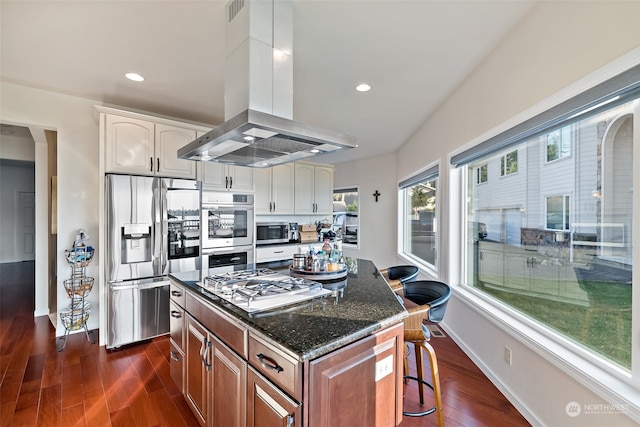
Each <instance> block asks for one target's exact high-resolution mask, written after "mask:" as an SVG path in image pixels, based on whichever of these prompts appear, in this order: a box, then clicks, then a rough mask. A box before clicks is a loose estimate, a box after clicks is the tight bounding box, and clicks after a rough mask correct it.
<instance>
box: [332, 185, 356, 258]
mask: <svg viewBox="0 0 640 427" xmlns="http://www.w3.org/2000/svg"><path fill="white" fill-rule="evenodd" d="M346 190H353V192H355V193H358V243H356V244H353V243H345V242H344V240H343V241H342V247H343V248H349V249H360V241H361V240H362V234H361V233H360V231H361V228H360V222H361V219H362V217H361V216H362V211H361V210H360V208H361V207H362V204H361V203H360V187H358V186H344V187H339V188H334V189H333V192H332V193H331V198H332V199H333V194H334V193H340V192H342V193H344V192H346ZM332 222H333V214H332Z"/></svg>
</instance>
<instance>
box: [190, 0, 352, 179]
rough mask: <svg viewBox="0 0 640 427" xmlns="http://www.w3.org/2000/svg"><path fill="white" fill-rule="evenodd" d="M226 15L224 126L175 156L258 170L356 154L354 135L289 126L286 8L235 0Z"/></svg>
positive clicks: (269, 0) (263, 0) (264, 0)
mask: <svg viewBox="0 0 640 427" xmlns="http://www.w3.org/2000/svg"><path fill="white" fill-rule="evenodd" d="M226 10H227V12H228V13H227V25H226V37H227V39H226V58H225V122H224V123H222V124H221V125H220V126H218V127H216V128H215V129H213V130H211V131H210V132H207V133H206V134H204V135H202V136H200V137H199V138H197V139H196V140H194V141H192V142H190V143H189V144H187V145H186V146H184V147H182V148H180V149H179V150H178V157H179V158H181V159H187V160H197V161H211V162H217V163H224V164H231V165H239V166H249V167H258V168H263V167H270V166H274V165H278V164H282V163H288V162H293V161H297V160H301V159H304V158H308V157H312V156H317V155H321V154H324V153H330V152H335V151H337V150H344V149H349V148H355V147H356V143H355V142H356V140H355V138H354V137H352V136H349V135H344V134H340V133H337V132H332V131H328V130H323V129H318V128H316V127H313V126H309V125H306V124H303V123H299V122H296V121H293V120H292V115H293V50H292V45H293V43H292V39H293V37H292V34H293V18H292V16H293V10H292V5H291V2H290V1H282V0H232V1H230V2H229V3H227V5H226Z"/></svg>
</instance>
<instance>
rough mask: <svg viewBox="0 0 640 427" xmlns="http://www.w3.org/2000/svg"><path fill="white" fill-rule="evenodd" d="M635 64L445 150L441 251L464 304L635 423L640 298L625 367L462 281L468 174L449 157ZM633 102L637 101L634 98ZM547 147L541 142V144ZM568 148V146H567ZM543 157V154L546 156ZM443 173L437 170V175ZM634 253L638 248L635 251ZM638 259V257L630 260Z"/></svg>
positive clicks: (638, 121)
mask: <svg viewBox="0 0 640 427" xmlns="http://www.w3.org/2000/svg"><path fill="white" fill-rule="evenodd" d="M637 65H640V54H638V52H635V53H633V54H630V55H628V56H627V57H624V59H619V60H617V61H616V62H614V63H611V64H609V65H607V66H604V67H602V68H601V69H599V70H597V71H596V72H594V73H592V74H591V75H589V76H587V77H585V78H583V79H581V80H579V81H578V82H576V83H574V84H573V85H571V86H569V87H567V88H565V89H564V90H562V91H560V92H558V93H556V94H555V95H553V96H551V97H549V98H547V99H545V100H543V101H541V102H540V103H538V104H536V105H534V106H533V107H531V108H530V109H528V110H526V111H524V112H523V113H521V114H519V115H517V116H515V117H512V118H511V119H509V120H507V121H505V122H504V123H502V124H501V125H499V126H497V127H496V128H494V129H492V130H491V131H489V132H487V133H485V134H483V135H481V136H479V137H477V138H475V139H474V140H472V141H470V142H469V143H468V144H465V145H464V146H463V147H462V148H461V149H459V150H458V151H455V152H452V153H449V155H448V159H447V160H448V161H447V163H448V168H449V174H448V180H449V189H448V192H449V212H448V220H449V224H448V229H449V235H448V239H449V242H450V244H449V250H448V252H447V254H446V255H445V254H443V257H447V258H448V261H449V262H448V265H447V276H448V278H449V283H450V284H453V285H454V288H455V291H456V292H455V294H456V297H458V298H461V299H462V300H464V301H466V302H467V303H468V306H469V307H470V308H471V309H473V310H475V311H476V312H477V313H478V314H479V315H481V316H483V317H485V318H486V319H487V320H489V321H490V322H492V323H494V324H495V325H496V327H499V328H501V329H502V330H504V331H505V332H507V333H508V334H509V335H510V336H512V337H514V339H517V340H518V341H519V342H520V343H522V344H523V345H525V346H526V347H528V348H529V349H530V350H531V351H533V352H535V353H536V354H538V355H539V356H540V357H542V358H544V359H546V360H547V361H548V362H549V363H551V364H553V365H554V366H556V367H557V368H558V369H560V370H562V371H563V372H565V373H566V374H567V375H569V376H570V377H571V378H573V379H574V380H576V381H577V382H578V383H580V384H582V385H583V386H584V387H585V388H586V389H588V390H591V391H592V392H594V393H596V394H597V395H599V396H601V397H602V398H603V399H604V400H605V401H607V402H611V403H613V404H621V405H626V408H627V411H626V412H625V413H626V415H627V416H629V417H630V418H631V419H633V420H634V421H636V422H639V423H640V350H639V349H640V322H638V321H637V319H638V318H639V317H640V298H637V297H636V296H637V295H638V293H637V292H635V291H634V298H633V301H632V313H633V314H632V316H633V315H634V314H635V317H634V318H635V320H634V321H633V324H632V332H631V335H632V342H631V347H632V349H633V350H632V355H631V371H630V372H629V371H626V370H624V369H622V368H621V367H619V366H618V365H616V364H614V363H612V362H610V361H608V360H606V359H604V358H603V357H599V356H598V355H596V354H595V353H593V352H591V351H589V350H586V349H585V348H583V347H581V346H579V345H578V344H576V343H574V342H572V341H570V340H568V339H567V338H565V337H564V336H561V335H559V334H557V333H555V332H554V331H553V330H551V329H549V328H546V327H543V326H542V325H541V324H540V323H539V322H536V321H533V320H532V319H530V318H528V317H526V316H524V315H522V314H521V313H519V312H517V311H515V310H514V309H512V308H511V307H509V306H507V305H506V304H504V303H502V302H500V301H499V300H497V299H495V298H492V297H490V296H489V295H487V294H486V293H483V292H482V291H480V290H478V289H475V288H474V287H472V286H469V285H467V284H465V282H466V278H467V277H468V271H467V266H468V263H467V253H466V252H467V246H466V242H467V239H468V238H469V236H468V230H467V227H466V208H467V206H466V200H467V198H468V197H469V194H468V185H467V184H468V176H467V172H466V168H464V167H459V168H456V167H454V166H452V165H451V159H452V158H453V157H454V156H455V155H457V154H459V153H462V152H464V151H465V150H468V149H469V148H470V147H474V146H477V145H479V144H480V143H482V142H484V141H486V140H487V139H489V138H491V137H493V136H496V135H499V134H500V133H502V132H504V131H506V130H508V129H511V128H513V127H514V126H516V125H518V124H520V123H522V122H524V121H525V120H528V119H530V118H532V117H535V116H536V115H538V114H540V113H543V112H545V111H547V110H549V109H550V108H552V107H554V106H555V105H558V104H560V103H561V102H563V101H566V100H568V99H570V98H572V97H574V96H576V95H579V94H580V93H582V92H584V91H586V90H589V89H591V88H593V87H595V86H596V85H598V84H600V83H603V82H605V81H606V80H608V79H610V78H612V77H614V76H616V75H618V74H620V73H621V72H624V71H626V70H628V69H630V68H632V67H634V66H637ZM636 102H637V101H636ZM637 105H638V108H637V109H636V115H635V116H634V127H635V129H640V102H637ZM635 138H636V140H635V141H636V143H635V144H634V146H636V147H637V146H640V144H637V140H638V138H640V131H638V132H637V133H636V134H635ZM545 148H546V147H545ZM572 148H573V147H572ZM545 158H546V156H545ZM634 169H635V170H640V149H639V150H635V151H634ZM444 173H445V171H444V170H442V169H441V170H440V176H442V175H443V174H444ZM634 187H635V188H640V174H637V173H634ZM633 212H634V221H633V223H634V224H635V225H637V224H640V192H634V193H633ZM633 238H634V241H640V226H635V227H633ZM636 253H637V252H636ZM636 260H637V262H635V261H636ZM632 274H633V277H640V255H635V256H634V263H633V272H632Z"/></svg>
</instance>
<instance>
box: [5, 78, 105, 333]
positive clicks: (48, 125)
mask: <svg viewBox="0 0 640 427" xmlns="http://www.w3.org/2000/svg"><path fill="white" fill-rule="evenodd" d="M94 103H95V102H93V101H91V100H87V99H81V98H76V97H72V96H67V95H61V94H56V93H53V92H47V91H43V90H39V89H33V88H28V87H24V86H18V85H15V84H10V83H5V82H1V83H0V105H1V106H2V109H1V110H0V122H5V123H13V124H19V125H26V126H35V127H40V128H45V129H51V130H56V131H57V132H58V164H57V168H58V253H57V254H54V255H52V256H55V257H56V259H57V271H58V307H59V308H64V307H65V306H66V305H67V304H66V301H68V298H67V294H66V292H65V291H64V285H63V280H64V279H66V278H68V277H69V274H70V273H71V270H70V268H69V265H68V264H67V262H66V259H65V257H64V249H67V248H69V247H71V245H72V244H73V240H74V238H75V235H76V232H77V230H78V228H84V229H85V230H87V233H88V234H89V235H90V236H92V240H90V241H89V244H91V245H92V246H94V247H98V241H97V240H98V203H99V200H98V198H99V193H100V187H99V173H98V158H99V146H98V145H99V144H98V143H99V138H98V135H99V129H98V120H97V115H96V110H95V108H94ZM38 161H39V159H38V158H36V167H39V165H38ZM44 166H45V167H46V163H45V165H44ZM46 184H47V183H46V182H44V184H43V185H46ZM39 190H40V189H37V190H36V191H39ZM41 190H42V191H44V192H43V193H42V194H46V190H47V189H46V187H45V188H44V189H41ZM39 226H40V230H42V224H36V228H38V227H39ZM44 227H45V228H44V230H45V231H44V233H42V232H39V231H37V233H36V253H41V252H40V251H39V248H41V247H42V245H44V247H47V246H48V242H47V234H46V223H45V224H44ZM99 256H100V254H99V253H98V254H96V259H95V260H94V261H93V263H92V264H91V265H89V267H87V275H88V276H93V277H95V278H96V283H98V276H99V272H98V268H97V265H98V257H99ZM41 269H44V270H42V271H44V275H43V276H41V275H39V273H38V272H39V271H41ZM36 277H47V260H46V259H44V260H40V259H36ZM96 287H97V286H96ZM46 288H47V283H46V280H45V281H41V282H37V283H36V299H37V300H38V293H39V292H43V289H44V292H45V295H46ZM99 296H100V289H94V290H93V291H92V292H91V294H90V295H89V301H90V302H91V304H92V305H93V307H94V309H95V311H94V313H95V314H94V315H92V316H91V317H90V318H89V322H88V327H89V329H95V328H98V325H99V316H98V315H97V312H98V310H99V301H100V299H99ZM45 300H46V298H45ZM36 312H38V310H36ZM58 322H59V317H58ZM63 334H64V328H63V327H62V325H61V324H60V323H58V327H57V329H56V335H58V336H61V335H63Z"/></svg>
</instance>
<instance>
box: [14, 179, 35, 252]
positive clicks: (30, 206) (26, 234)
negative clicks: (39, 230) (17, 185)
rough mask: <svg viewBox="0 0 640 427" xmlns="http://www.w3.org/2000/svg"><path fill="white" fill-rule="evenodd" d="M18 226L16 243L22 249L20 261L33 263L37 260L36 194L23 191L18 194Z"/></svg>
mask: <svg viewBox="0 0 640 427" xmlns="http://www.w3.org/2000/svg"><path fill="white" fill-rule="evenodd" d="M16 218H17V220H18V226H17V227H16V232H17V233H18V236H16V237H17V239H16V241H17V243H18V248H19V249H20V251H19V253H20V259H21V260H22V261H33V260H35V259H36V252H35V236H36V225H35V193H34V192H27V191H21V192H19V193H18V215H16Z"/></svg>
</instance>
